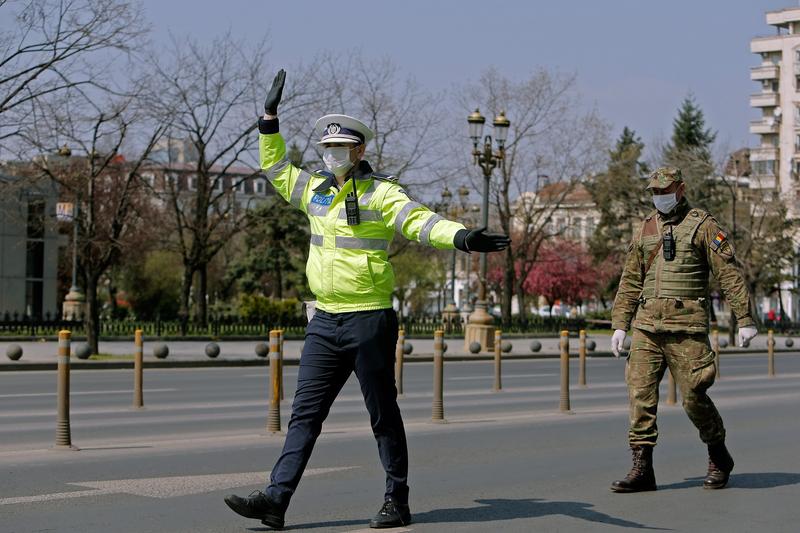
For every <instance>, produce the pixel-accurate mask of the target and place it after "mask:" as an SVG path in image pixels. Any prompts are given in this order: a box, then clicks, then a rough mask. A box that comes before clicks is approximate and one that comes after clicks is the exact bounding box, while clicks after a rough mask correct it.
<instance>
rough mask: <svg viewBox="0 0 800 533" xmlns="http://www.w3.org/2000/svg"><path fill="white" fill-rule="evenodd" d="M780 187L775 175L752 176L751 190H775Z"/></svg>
mask: <svg viewBox="0 0 800 533" xmlns="http://www.w3.org/2000/svg"><path fill="white" fill-rule="evenodd" d="M777 185H778V179H777V178H776V177H775V176H774V175H773V176H770V175H766V174H765V175H762V176H759V175H756V174H753V175H752V176H750V189H774V188H775V187H776V186H777Z"/></svg>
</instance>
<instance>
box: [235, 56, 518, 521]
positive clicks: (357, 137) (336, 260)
mask: <svg viewBox="0 0 800 533" xmlns="http://www.w3.org/2000/svg"><path fill="white" fill-rule="evenodd" d="M285 76H286V74H285V72H284V71H283V70H281V71H280V72H278V75H277V76H275V80H274V82H273V85H272V89H271V90H270V92H269V94H268V95H267V99H266V101H265V103H264V108H265V111H266V113H265V115H264V117H263V118H262V119H261V120H259V123H258V129H259V153H260V158H261V168H262V169H263V170H264V173H265V175H266V177H267V179H268V180H269V181H270V183H271V184H272V186H273V187H275V190H276V191H277V192H278V193H279V194H280V195H281V196H282V197H283V198H284V199H285V200H287V201H288V202H290V203H291V204H292V205H293V206H294V207H296V208H297V209H300V210H301V211H303V213H305V214H306V215H307V216H308V220H309V223H310V225H311V242H310V251H309V257H308V264H307V266H306V275H307V277H308V283H309V286H310V287H311V291H312V292H313V293H314V295H315V296H316V297H317V301H316V313H315V314H314V315H313V318H312V319H311V320H310V322H309V324H308V328H307V330H306V341H305V344H304V345H303V353H302V355H301V357H300V367H299V370H298V375H297V392H296V393H295V397H294V403H293V404H292V417H291V419H290V420H289V427H288V431H287V433H286V441H285V443H284V446H283V452H282V453H281V456H280V457H279V458H278V461H277V463H276V464H275V467H274V468H273V469H272V472H271V474H270V479H269V482H268V484H267V487H266V489H265V491H264V492H261V491H255V492H254V493H253V494H251V495H250V496H249V497H246V498H242V497H239V496H235V495H230V496H227V497H226V498H225V503H226V504H227V505H228V506H229V507H230V508H231V509H233V510H234V511H235V512H236V513H238V514H240V515H242V516H245V517H247V518H255V519H259V520H261V521H262V523H263V524H265V525H267V526H270V527H273V528H282V527H283V524H284V514H285V512H286V508H287V507H288V505H289V500H290V498H291V497H292V495H293V494H294V491H295V489H296V488H297V485H298V483H299V482H300V478H301V476H302V475H303V470H304V469H305V467H306V464H307V463H308V460H309V458H310V457H311V452H312V450H313V449H314V443H315V442H316V440H317V437H318V436H319V434H320V431H321V429H322V423H323V422H324V421H325V418H326V417H327V416H328V411H329V410H330V407H331V404H333V401H334V400H335V399H336V396H337V395H338V394H339V391H340V390H341V388H342V386H343V385H344V384H345V382H346V381H347V379H348V377H349V376H350V374H351V373H353V372H355V374H356V377H357V378H358V381H359V385H360V386H361V391H362V393H363V396H364V402H365V403H366V406H367V411H369V415H370V420H371V423H372V431H373V433H374V435H375V440H376V441H377V443H378V451H379V455H380V459H381V463H383V468H384V470H385V472H386V491H385V493H384V503H383V505H382V507H381V509H380V511H378V514H377V515H376V516H375V518H373V519H372V521H371V522H370V524H369V525H370V527H373V528H388V527H399V526H404V525H407V524H409V523H410V522H411V512H410V510H409V507H408V451H407V449H406V435H405V430H404V428H403V419H402V417H401V416H400V409H399V408H398V406H397V389H396V388H395V382H394V351H395V345H396V344H397V326H398V324H397V315H396V314H395V312H394V309H392V291H393V290H394V272H393V271H392V265H391V264H390V263H389V261H388V256H387V250H388V248H389V243H390V242H391V240H392V237H393V235H394V233H400V234H401V235H403V236H404V237H406V238H407V239H413V240H415V241H418V242H421V243H423V244H427V245H430V246H433V247H436V248H443V249H448V248H449V249H453V248H457V249H459V250H462V251H464V252H494V251H500V250H504V249H505V248H506V247H508V245H509V244H510V242H511V241H510V240H509V239H508V237H506V236H505V235H499V234H491V233H485V231H484V230H485V228H483V229H479V230H471V231H470V230H467V229H466V228H464V226H463V225H462V224H460V223H458V222H453V221H450V220H446V219H445V218H443V217H442V216H440V215H437V214H436V213H434V212H433V211H431V210H429V209H428V208H427V207H425V206H424V205H422V204H420V203H418V202H415V201H414V200H412V199H411V198H409V196H408V194H407V193H406V191H405V190H404V189H403V187H401V186H400V185H399V184H398V183H397V179H396V178H394V177H392V176H390V175H388V174H381V173H378V172H374V171H373V170H372V168H371V167H370V165H369V163H367V162H366V161H364V160H363V159H362V158H363V156H364V150H365V147H366V145H367V143H368V142H369V141H370V140H371V139H372V138H373V137H374V133H373V132H372V130H370V128H369V127H368V126H367V125H366V124H364V123H363V122H361V121H359V120H356V119H354V118H353V117H348V116H346V115H326V116H324V117H322V118H320V119H319V120H318V121H317V124H316V126H315V130H316V132H317V134H318V135H319V138H320V140H319V143H318V144H319V145H320V146H321V147H322V148H323V156H322V159H323V162H324V163H325V167H326V169H325V170H319V171H316V172H313V173H309V172H306V171H305V170H301V169H299V168H297V167H295V166H293V165H292V164H291V163H290V162H289V160H288V158H287V156H286V145H285V143H284V140H283V137H281V135H280V133H279V127H278V103H279V102H280V100H281V95H282V92H283V85H284V80H285Z"/></svg>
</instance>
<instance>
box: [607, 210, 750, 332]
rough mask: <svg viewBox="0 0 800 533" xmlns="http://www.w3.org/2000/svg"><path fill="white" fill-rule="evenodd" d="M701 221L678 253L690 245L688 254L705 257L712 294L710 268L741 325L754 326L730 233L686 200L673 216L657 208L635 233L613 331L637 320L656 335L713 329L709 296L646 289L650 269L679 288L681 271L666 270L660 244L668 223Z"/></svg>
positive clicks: (704, 268) (702, 271) (616, 303)
mask: <svg viewBox="0 0 800 533" xmlns="http://www.w3.org/2000/svg"><path fill="white" fill-rule="evenodd" d="M687 217H689V218H687ZM698 219H699V220H702V221H701V222H700V223H699V224H698V225H697V227H696V230H695V231H694V232H693V233H692V238H691V243H690V244H691V246H690V247H688V248H687V247H686V246H683V247H681V246H680V244H679V245H678V246H677V251H676V253H677V254H680V253H687V252H686V250H687V249H688V250H689V252H688V253H693V255H694V256H695V257H696V258H697V259H698V260H699V263H698V265H699V267H700V272H699V273H695V274H699V275H701V276H704V280H705V281H704V284H705V292H706V294H707V290H708V287H707V285H708V281H707V278H708V273H709V272H710V273H712V274H713V275H714V277H716V278H717V280H718V281H719V284H720V287H721V288H722V292H723V294H724V296H725V298H726V299H727V301H728V303H729V304H730V306H731V308H732V310H733V313H734V314H735V315H736V319H737V321H738V324H739V326H742V327H744V326H752V325H754V322H753V319H752V317H751V314H750V295H749V292H748V289H747V285H746V283H745V280H744V277H743V276H742V273H741V270H740V268H739V266H738V263H737V262H736V258H735V256H734V250H733V245H732V244H731V243H730V241H728V238H727V234H726V233H725V232H724V231H723V230H722V229H721V228H720V225H719V223H718V222H717V221H716V220H715V219H714V218H713V217H712V216H710V215H708V214H707V213H705V212H704V211H702V210H700V209H693V208H692V207H691V206H690V205H689V203H688V202H687V201H686V199H685V198H684V199H682V200H681V202H680V203H679V204H678V206H677V207H676V208H675V210H674V211H673V213H672V214H671V215H670V216H669V217H668V218H667V217H665V216H664V215H662V214H661V213H659V212H658V211H656V210H653V212H651V213H650V214H649V215H648V216H647V218H646V219H645V220H644V221H643V222H642V224H641V226H640V227H639V228H638V230H637V231H636V233H635V234H634V236H633V239H632V240H631V243H630V245H629V246H628V256H627V259H626V260H625V267H624V269H623V271H622V277H621V279H620V282H619V289H618V291H617V296H616V298H615V299H614V308H613V312H612V315H611V327H612V328H613V329H621V330H625V331H627V330H628V329H629V328H630V326H631V322H633V324H632V325H633V327H635V328H638V329H641V330H644V331H650V332H654V333H658V332H685V333H703V332H707V331H708V308H709V305H710V301H709V299H708V297H707V296H705V297H699V298H681V297H664V296H663V295H662V294H661V292H660V291H659V290H656V291H653V290H652V287H648V289H650V290H648V291H645V288H646V287H645V279H646V277H647V272H649V273H650V276H651V277H650V280H652V279H653V276H654V274H655V275H656V276H657V277H656V279H657V280H659V281H660V282H662V283H663V282H664V281H665V280H666V281H671V282H672V285H673V286H674V285H675V284H676V279H675V276H676V275H675V274H671V273H669V272H668V271H667V272H666V273H665V268H664V266H665V260H664V257H663V253H664V252H663V249H661V248H658V244H660V242H661V235H663V233H664V231H665V228H666V227H667V226H668V225H669V226H671V228H674V227H676V226H678V225H680V224H682V223H684V222H691V221H692V220H698ZM671 228H670V230H671ZM654 250H655V252H654ZM682 250H683V252H682ZM651 254H654V255H653V260H652V263H651V264H650V269H655V270H654V271H653V272H650V269H648V268H647V263H648V260H649V259H650V257H651ZM678 259H680V258H678ZM670 276H672V279H670ZM695 283H696V282H695ZM645 292H647V297H645Z"/></svg>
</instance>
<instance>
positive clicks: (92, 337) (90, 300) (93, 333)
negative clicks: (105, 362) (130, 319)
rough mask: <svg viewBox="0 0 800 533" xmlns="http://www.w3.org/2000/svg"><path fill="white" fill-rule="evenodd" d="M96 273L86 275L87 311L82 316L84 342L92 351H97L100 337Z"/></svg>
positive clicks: (94, 352)
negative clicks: (83, 316) (84, 331)
mask: <svg viewBox="0 0 800 533" xmlns="http://www.w3.org/2000/svg"><path fill="white" fill-rule="evenodd" d="M99 277H100V276H98V275H97V274H94V275H91V276H86V306H87V308H88V309H87V313H86V316H85V318H84V322H83V325H84V328H85V330H86V344H88V345H89V348H91V350H92V353H93V354H96V353H99V350H98V345H99V337H100V310H99V309H98V306H97V280H98V278H99Z"/></svg>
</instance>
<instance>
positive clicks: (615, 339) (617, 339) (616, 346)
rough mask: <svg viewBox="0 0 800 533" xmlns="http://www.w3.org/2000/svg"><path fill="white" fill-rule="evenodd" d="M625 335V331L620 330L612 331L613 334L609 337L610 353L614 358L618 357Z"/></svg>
mask: <svg viewBox="0 0 800 533" xmlns="http://www.w3.org/2000/svg"><path fill="white" fill-rule="evenodd" d="M626 335H627V334H626V333H625V331H623V330H621V329H615V330H614V334H613V335H612V336H611V351H612V352H613V353H614V357H619V351H620V350H621V349H622V343H623V342H625V337H626Z"/></svg>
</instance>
